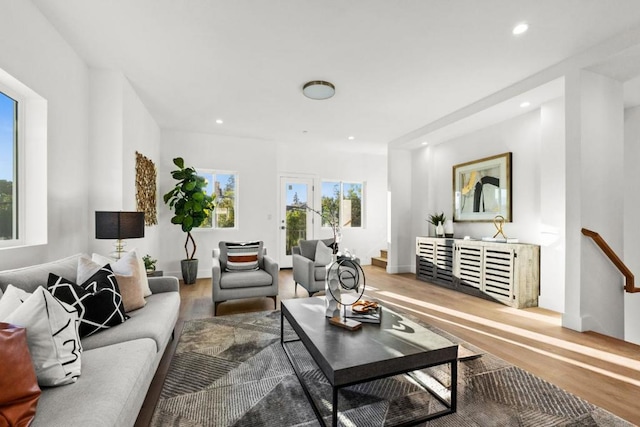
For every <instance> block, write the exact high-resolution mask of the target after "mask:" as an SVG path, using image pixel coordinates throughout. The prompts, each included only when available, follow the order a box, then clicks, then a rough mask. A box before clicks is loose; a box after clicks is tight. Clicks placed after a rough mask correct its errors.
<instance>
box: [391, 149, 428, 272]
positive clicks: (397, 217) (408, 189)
mask: <svg viewBox="0 0 640 427" xmlns="http://www.w3.org/2000/svg"><path fill="white" fill-rule="evenodd" d="M387 155H388V163H389V170H388V171H387V175H388V177H389V178H388V179H389V182H388V184H387V187H388V196H387V197H388V199H387V203H388V204H389V208H388V209H389V219H388V221H389V233H388V234H389V236H388V242H389V243H388V245H389V247H388V249H389V253H388V258H387V272H388V273H392V274H395V273H408V272H410V271H411V265H412V264H413V265H415V253H416V245H415V235H414V234H413V233H412V230H411V227H410V225H411V223H412V218H413V212H412V206H413V203H414V200H419V198H414V197H413V196H414V194H413V189H414V188H419V186H420V183H418V184H416V186H417V187H414V185H413V183H412V181H411V178H412V174H413V168H414V166H413V165H412V153H411V152H410V151H407V150H397V149H389V151H388V154H387Z"/></svg>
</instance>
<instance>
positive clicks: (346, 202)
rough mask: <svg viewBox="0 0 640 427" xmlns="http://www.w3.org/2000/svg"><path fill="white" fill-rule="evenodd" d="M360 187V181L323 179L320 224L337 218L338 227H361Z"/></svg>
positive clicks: (324, 225)
mask: <svg viewBox="0 0 640 427" xmlns="http://www.w3.org/2000/svg"><path fill="white" fill-rule="evenodd" d="M362 188H363V184H362V183H351V182H340V181H323V182H322V226H323V227H330V226H331V224H330V220H331V219H332V218H337V219H338V224H340V227H343V228H345V227H362Z"/></svg>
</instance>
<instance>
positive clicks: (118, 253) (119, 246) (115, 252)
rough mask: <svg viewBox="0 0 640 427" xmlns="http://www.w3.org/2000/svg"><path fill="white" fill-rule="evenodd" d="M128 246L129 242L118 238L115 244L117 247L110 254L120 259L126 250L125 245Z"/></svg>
mask: <svg viewBox="0 0 640 427" xmlns="http://www.w3.org/2000/svg"><path fill="white" fill-rule="evenodd" d="M125 246H127V244H126V243H125V242H124V241H123V240H122V239H118V240H116V242H115V243H114V244H113V247H114V248H115V249H114V250H113V252H111V253H110V254H109V255H111V256H112V257H113V258H115V259H120V258H122V254H123V253H124V252H126V251H125V250H124V247H125Z"/></svg>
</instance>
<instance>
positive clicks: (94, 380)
mask: <svg viewBox="0 0 640 427" xmlns="http://www.w3.org/2000/svg"><path fill="white" fill-rule="evenodd" d="M98 335H100V334H98ZM155 356H156V346H155V343H154V342H153V340H150V339H141V340H135V341H128V342H123V343H119V344H114V345H110V346H106V347H102V348H99V349H93V350H85V352H84V353H83V355H82V357H83V366H82V376H81V377H80V378H78V381H77V382H76V383H75V384H72V385H69V386H65V387H56V388H47V389H44V390H43V391H42V395H41V396H40V401H39V402H38V409H37V411H36V418H35V420H34V422H33V424H32V426H31V427H68V426H92V427H101V426H105V427H106V426H132V425H134V423H135V421H136V418H137V416H138V412H139V410H140V405H141V403H142V400H143V399H144V397H145V395H146V393H147V389H148V387H149V384H150V382H151V379H152V378H153V373H152V372H150V370H152V369H155V365H154V364H153V363H152V361H153V360H154V358H155Z"/></svg>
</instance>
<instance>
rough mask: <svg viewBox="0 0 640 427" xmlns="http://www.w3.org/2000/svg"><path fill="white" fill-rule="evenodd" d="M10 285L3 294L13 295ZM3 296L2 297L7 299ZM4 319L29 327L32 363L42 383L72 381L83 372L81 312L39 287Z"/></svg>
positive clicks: (54, 384)
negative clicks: (79, 326)
mask: <svg viewBox="0 0 640 427" xmlns="http://www.w3.org/2000/svg"><path fill="white" fill-rule="evenodd" d="M13 289H14V288H13V287H9V289H8V290H7V294H6V295H5V296H4V298H7V297H10V296H11V293H12V290H13ZM4 298H3V299H4ZM17 301H18V303H19V305H18V306H17V307H16V309H15V310H13V312H12V313H11V314H9V315H8V316H7V317H5V318H4V319H0V321H2V322H6V323H11V324H13V325H17V326H22V327H24V328H26V329H27V343H28V345H29V353H30V354H31V360H32V362H33V367H34V368H35V371H36V376H37V377H38V384H40V385H42V386H59V385H65V384H71V383H73V382H75V381H76V378H77V377H78V376H79V375H80V369H81V359H80V355H81V353H82V346H81V344H80V337H79V336H78V313H77V311H76V309H75V308H73V307H71V306H69V305H67V304H65V303H63V302H61V301H58V300H57V299H56V298H54V297H53V296H52V295H51V294H50V293H49V291H47V290H46V289H45V288H43V287H38V289H36V290H35V291H34V292H33V293H32V294H31V295H30V296H29V297H28V298H26V299H25V300H24V302H22V303H20V302H19V301H20V300H19V299H17Z"/></svg>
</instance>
